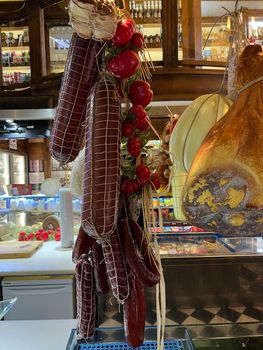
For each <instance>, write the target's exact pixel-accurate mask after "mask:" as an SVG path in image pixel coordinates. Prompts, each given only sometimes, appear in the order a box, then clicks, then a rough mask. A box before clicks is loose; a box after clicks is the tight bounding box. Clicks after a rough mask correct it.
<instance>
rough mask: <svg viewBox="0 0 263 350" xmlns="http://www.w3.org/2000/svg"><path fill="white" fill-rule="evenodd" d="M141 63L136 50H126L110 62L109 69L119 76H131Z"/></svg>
mask: <svg viewBox="0 0 263 350" xmlns="http://www.w3.org/2000/svg"><path fill="white" fill-rule="evenodd" d="M139 64H140V60H139V56H138V55H137V53H136V52H134V51H132V50H124V51H122V52H121V53H120V54H118V55H117V56H115V57H113V58H112V59H111V60H110V61H109V62H108V70H109V71H110V72H111V73H112V74H114V75H115V76H116V77H117V78H129V77H131V76H132V75H133V74H134V73H135V72H136V70H137V68H138V67H139Z"/></svg>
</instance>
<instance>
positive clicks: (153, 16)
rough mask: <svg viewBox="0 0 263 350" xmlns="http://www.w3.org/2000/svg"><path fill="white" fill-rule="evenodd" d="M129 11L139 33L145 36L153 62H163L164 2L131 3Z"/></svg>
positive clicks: (140, 0) (152, 0) (158, 0)
mask: <svg viewBox="0 0 263 350" xmlns="http://www.w3.org/2000/svg"><path fill="white" fill-rule="evenodd" d="M129 10H130V14H131V16H132V18H133V19H134V21H135V22H136V24H137V27H138V31H140V32H141V33H142V34H143V35H144V41H145V44H146V46H147V48H148V51H149V54H150V58H151V60H152V61H153V62H155V61H158V62H159V61H162V60H163V50H162V0H151V1H149V0H148V1H142V0H135V1H134V0H133V1H129ZM142 59H143V57H142Z"/></svg>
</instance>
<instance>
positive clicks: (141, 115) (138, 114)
mask: <svg viewBox="0 0 263 350" xmlns="http://www.w3.org/2000/svg"><path fill="white" fill-rule="evenodd" d="M131 113H132V114H133V115H134V116H135V118H138V119H143V120H145V119H146V118H147V113H146V112H145V110H144V108H143V107H142V106H140V105H134V106H132V108H131Z"/></svg>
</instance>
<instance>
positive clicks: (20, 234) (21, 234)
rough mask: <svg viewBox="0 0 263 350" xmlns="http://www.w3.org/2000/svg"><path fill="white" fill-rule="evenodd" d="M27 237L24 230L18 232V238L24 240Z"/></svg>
mask: <svg viewBox="0 0 263 350" xmlns="http://www.w3.org/2000/svg"><path fill="white" fill-rule="evenodd" d="M25 238H26V233H25V232H24V231H21V232H19V234H18V240H19V241H24V240H25Z"/></svg>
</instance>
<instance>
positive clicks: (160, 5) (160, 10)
mask: <svg viewBox="0 0 263 350" xmlns="http://www.w3.org/2000/svg"><path fill="white" fill-rule="evenodd" d="M158 18H159V19H160V18H162V0H159V1H158Z"/></svg>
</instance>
